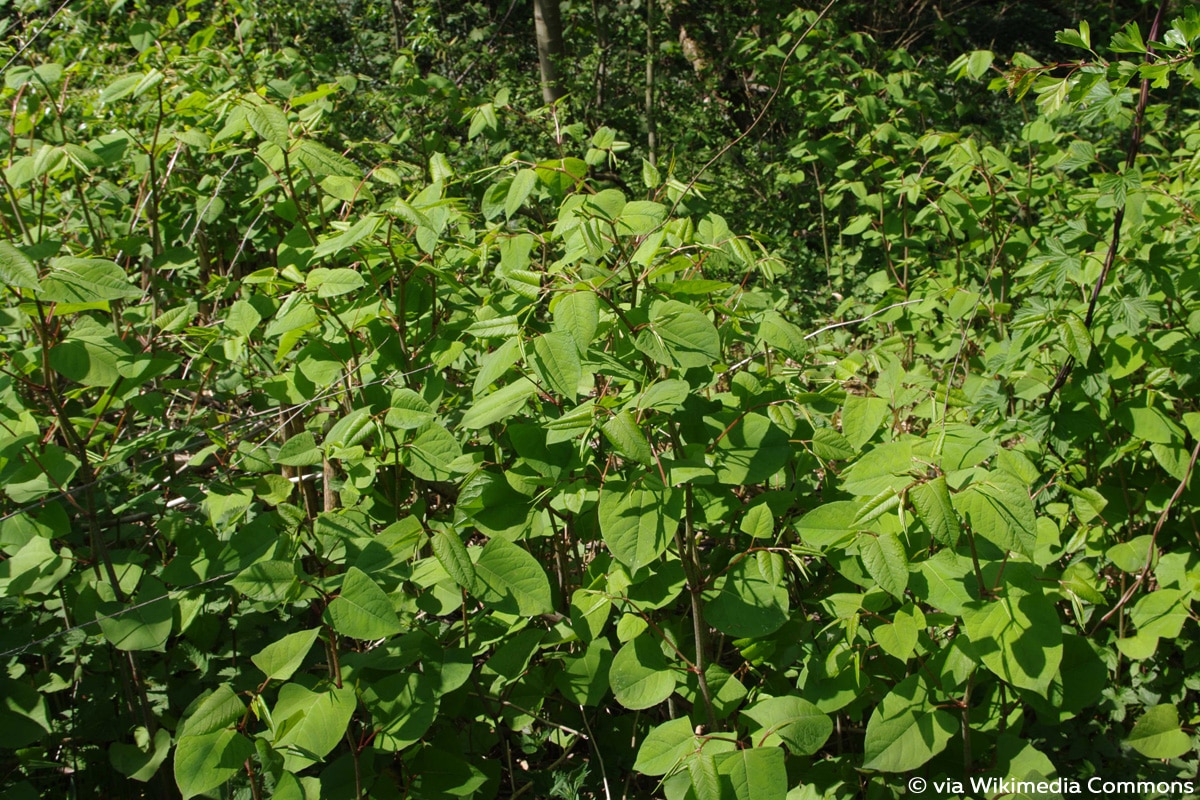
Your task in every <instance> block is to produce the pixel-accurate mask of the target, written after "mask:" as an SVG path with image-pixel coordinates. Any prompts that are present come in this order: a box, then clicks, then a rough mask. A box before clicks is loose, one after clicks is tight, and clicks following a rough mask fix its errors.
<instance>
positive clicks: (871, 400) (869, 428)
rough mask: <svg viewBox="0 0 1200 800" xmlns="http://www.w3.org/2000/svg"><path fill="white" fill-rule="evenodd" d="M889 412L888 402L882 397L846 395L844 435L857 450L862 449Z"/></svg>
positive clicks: (843, 421)
mask: <svg viewBox="0 0 1200 800" xmlns="http://www.w3.org/2000/svg"><path fill="white" fill-rule="evenodd" d="M887 412H888V402H887V401H886V400H884V399H883V398H882V397H860V396H859V395H856V394H848V395H846V402H845V403H844V404H843V405H842V435H843V436H845V437H846V439H847V441H849V442H850V444H851V445H853V446H854V449H855V450H859V449H861V448H862V446H863V445H864V444H866V443H867V442H869V441H870V440H871V437H872V436H874V435H875V431H877V430H879V425H880V424H881V423H882V422H883V417H884V415H885V414H887Z"/></svg>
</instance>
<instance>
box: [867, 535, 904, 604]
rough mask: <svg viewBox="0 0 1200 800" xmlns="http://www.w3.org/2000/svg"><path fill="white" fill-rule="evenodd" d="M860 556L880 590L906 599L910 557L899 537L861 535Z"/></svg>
mask: <svg viewBox="0 0 1200 800" xmlns="http://www.w3.org/2000/svg"><path fill="white" fill-rule="evenodd" d="M858 554H859V556H860V557H861V558H862V560H863V564H864V565H865V566H866V568H867V573H868V574H869V575H870V576H871V577H872V578H874V579H875V582H876V583H877V584H879V588H881V589H883V590H884V591H885V592H887V593H888V594H890V595H892V596H893V597H897V598H903V597H904V590H905V589H906V588H908V555H907V554H906V553H905V552H904V544H903V543H902V542H901V541H900V538H899V537H898V536H892V535H891V534H887V533H882V534H872V533H862V534H859V536H858Z"/></svg>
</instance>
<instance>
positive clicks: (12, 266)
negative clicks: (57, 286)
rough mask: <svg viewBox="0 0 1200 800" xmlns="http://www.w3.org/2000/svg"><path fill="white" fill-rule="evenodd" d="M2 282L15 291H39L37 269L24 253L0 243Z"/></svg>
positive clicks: (0, 276)
mask: <svg viewBox="0 0 1200 800" xmlns="http://www.w3.org/2000/svg"><path fill="white" fill-rule="evenodd" d="M0 281H3V282H4V283H7V284H8V285H9V286H10V287H12V288H14V289H39V288H41V284H40V283H39V282H38V274H37V268H36V267H34V265H33V262H32V261H30V260H29V257H28V256H27V255H25V253H24V252H22V251H21V250H19V249H17V248H16V247H15V246H13V245H12V243H10V242H5V241H0Z"/></svg>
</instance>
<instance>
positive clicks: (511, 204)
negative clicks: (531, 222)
mask: <svg viewBox="0 0 1200 800" xmlns="http://www.w3.org/2000/svg"><path fill="white" fill-rule="evenodd" d="M536 185H537V173H536V172H534V171H533V170H531V169H523V170H520V171H519V172H517V174H516V175H514V176H513V179H512V183H510V184H509V185H508V194H507V195H506V196H505V198H504V216H505V217H506V218H509V219H511V218H512V215H513V214H516V213H517V211H519V210H520V208H521V206H523V205H525V201H526V200H527V199H528V198H529V193H530V192H532V191H533V187H534V186H536Z"/></svg>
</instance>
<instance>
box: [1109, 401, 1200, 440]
mask: <svg viewBox="0 0 1200 800" xmlns="http://www.w3.org/2000/svg"><path fill="white" fill-rule="evenodd" d="M1113 417H1114V419H1116V421H1117V422H1118V423H1120V424H1121V426H1122V427H1123V428H1125V429H1126V430H1127V431H1129V432H1130V433H1132V434H1133V435H1134V436H1135V437H1137V438H1138V439H1144V440H1145V441H1147V442H1158V443H1160V444H1170V443H1171V442H1173V441H1182V440H1183V431H1182V430H1180V428H1179V426H1178V425H1176V424H1175V423H1174V422H1172V421H1171V419H1170V418H1168V417H1167V415H1166V414H1164V413H1163V412H1162V411H1160V410H1159V409H1158V408H1155V407H1154V406H1150V407H1147V408H1143V407H1137V406H1131V405H1121V406H1118V407H1117V410H1116V412H1115V413H1114V414H1113Z"/></svg>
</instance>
